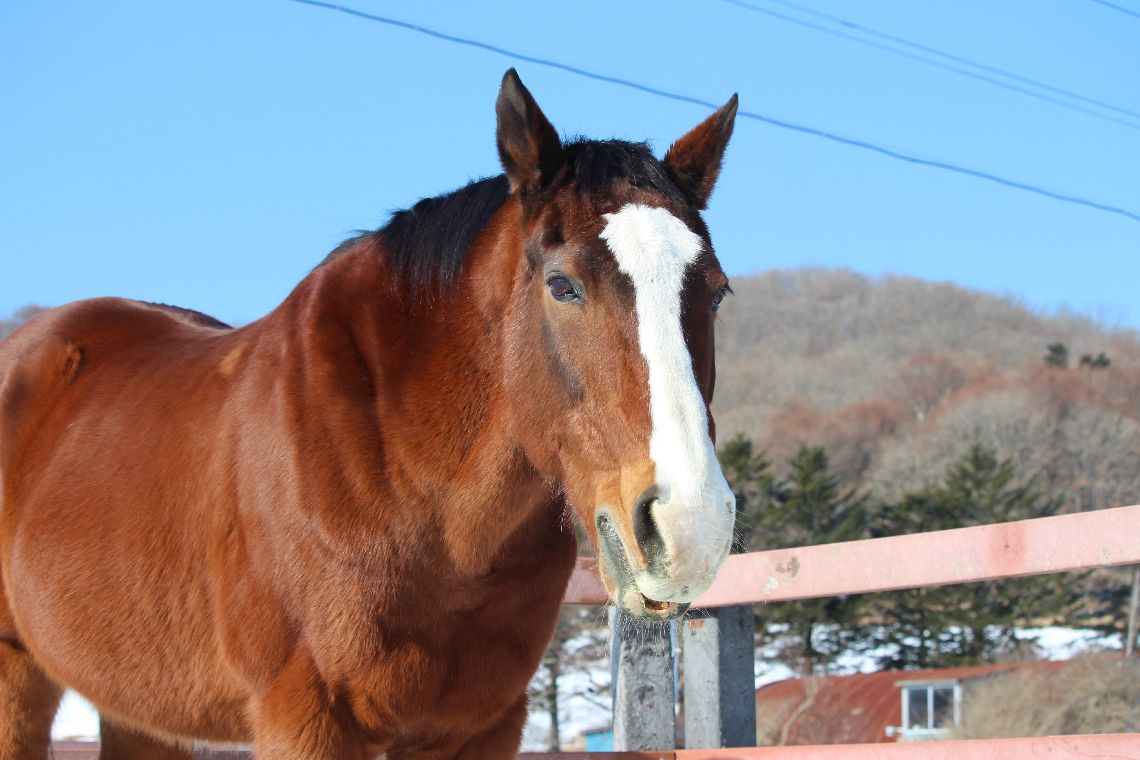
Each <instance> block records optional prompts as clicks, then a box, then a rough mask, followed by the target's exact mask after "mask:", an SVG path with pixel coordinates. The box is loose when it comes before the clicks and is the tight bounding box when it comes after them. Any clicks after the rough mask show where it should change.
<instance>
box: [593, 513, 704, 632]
mask: <svg viewBox="0 0 1140 760" xmlns="http://www.w3.org/2000/svg"><path fill="white" fill-rule="evenodd" d="M597 524H598V559H599V563H598V564H599V566H600V568H601V571H602V581H603V583H604V584H605V587H606V591H607V592H609V595H610V598H611V599H613V600H614V604H616V605H617V606H618V609H620V610H621V611H622V612H624V613H626V614H627V615H630V616H632V617H635V618H641V619H642V620H654V621H664V620H675V619H677V618H679V617H681V616H682V615H684V614H685V612H686V611H688V609H689V605H688V603H687V602H682V603H679V602H668V601H661V600H657V599H652V598H650V597H648V596H646V595H645V594H643V593H641V589H640V588H638V585H637V575H636V573H635V571H634V568H633V567H632V566H631V565H630V562H629V558H628V555H627V554H626V552H625V547H624V546H623V545H622V542H621V539H620V538H619V537H618V534H617V531H616V530H614V527H613V525H612V524H611V523H610V522H609V520H608V519H605V518H603V519H599V520H598V523H597Z"/></svg>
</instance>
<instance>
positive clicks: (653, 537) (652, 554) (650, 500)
mask: <svg viewBox="0 0 1140 760" xmlns="http://www.w3.org/2000/svg"><path fill="white" fill-rule="evenodd" d="M660 495H661V490H660V489H659V488H658V487H657V486H650V487H649V488H647V489H645V491H644V492H642V494H641V496H639V497H637V502H636V503H635V504H634V506H633V535H634V538H636V539H637V546H638V548H640V549H641V553H642V554H643V555H644V556H645V562H646V564H648V565H649V566H650V568H652V567H653V566H654V565H656V564H658V563H660V562H661V561H662V560H663V559H664V553H665V540H664V539H663V538H662V537H661V532H660V531H659V530H658V529H657V521H656V520H654V519H653V505H654V504H656V503H657V500H658V498H659V497H660Z"/></svg>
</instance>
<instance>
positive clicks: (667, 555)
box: [595, 487, 736, 620]
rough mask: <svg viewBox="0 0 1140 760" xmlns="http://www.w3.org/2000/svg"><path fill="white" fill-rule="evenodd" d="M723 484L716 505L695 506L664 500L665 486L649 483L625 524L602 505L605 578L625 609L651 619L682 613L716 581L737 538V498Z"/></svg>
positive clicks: (600, 546) (600, 540) (601, 550)
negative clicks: (733, 532)
mask: <svg viewBox="0 0 1140 760" xmlns="http://www.w3.org/2000/svg"><path fill="white" fill-rule="evenodd" d="M664 490H665V491H666V492H667V489H664ZM719 490H720V489H718V491H719ZM724 490H725V492H726V493H725V494H719V493H718V495H717V498H716V499H715V500H713V501H712V506H704V507H703V508H693V507H684V506H682V505H679V504H672V503H669V502H667V501H666V502H664V503H663V502H662V501H661V500H660V499H659V498H658V497H659V496H660V495H662V492H663V489H661V488H657V487H654V488H653V489H649V490H648V491H647V492H646V494H644V495H643V496H642V498H640V499H638V501H637V504H636V505H635V507H634V509H633V512H632V517H631V519H630V521H629V523H628V524H627V526H626V527H627V529H626V530H622V529H621V526H619V524H618V522H617V520H618V519H619V518H618V517H617V516H616V515H615V514H614V513H613V512H612V511H611V510H610V509H609V508H606V507H602V508H599V510H598V512H597V517H596V521H595V524H596V527H597V530H598V553H599V559H600V563H599V564H600V567H601V571H602V580H603V583H604V584H605V586H606V590H607V591H608V592H609V594H610V596H611V597H612V598H613V600H614V602H615V603H616V604H617V605H618V606H619V607H621V608H622V610H624V611H625V612H627V613H629V614H631V615H634V616H636V617H642V618H648V619H652V620H669V619H673V618H677V617H680V616H681V615H683V614H684V613H685V611H686V610H687V609H688V608H689V604H690V603H691V602H692V601H693V600H695V599H696V598H697V597H698V596H700V595H701V594H702V593H704V592H705V591H706V590H707V589H708V588H709V586H711V585H712V582H713V580H714V579H715V578H716V573H717V570H718V569H719V568H720V566H721V564H722V563H723V562H724V559H725V557H727V556H728V550H729V547H730V546H731V544H732V526H733V518H734V516H735V506H736V502H735V498H734V497H733V496H732V493H731V491H728V490H727V488H726V489H724Z"/></svg>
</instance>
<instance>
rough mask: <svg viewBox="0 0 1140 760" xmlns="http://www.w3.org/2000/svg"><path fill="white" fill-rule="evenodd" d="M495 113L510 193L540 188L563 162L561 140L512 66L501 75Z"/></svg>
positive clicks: (501, 154)
mask: <svg viewBox="0 0 1140 760" xmlns="http://www.w3.org/2000/svg"><path fill="white" fill-rule="evenodd" d="M495 114H496V115H497V116H498V130H497V132H496V134H495V139H496V141H497V142H498V144H499V160H500V161H501V162H502V164H503V171H504V172H506V175H507V180H508V181H509V182H510V185H511V192H512V193H522V194H526V193H530V192H535V191H537V190H541V189H542V188H543V187H545V186H546V184H547V183H549V182H550V180H551V179H552V178H553V177H554V173H555V172H557V171H558V168H559V167H560V166H561V165H562V141H561V140H560V139H559V138H558V132H556V131H555V129H554V127H553V126H551V124H550V122H549V121H547V120H546V116H544V115H543V113H542V111H541V110H540V109H539V107H538V103H535V102H534V98H533V97H532V96H531V94H530V91H529V90H527V88H526V87H524V86H523V83H522V80H520V79H519V75H518V74H517V73H516V72H515V70H514V69H508V70H507V73H506V74H504V75H503V84H502V86H500V87H499V99H498V101H497V102H496V103H495Z"/></svg>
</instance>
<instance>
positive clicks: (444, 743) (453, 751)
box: [385, 694, 526, 760]
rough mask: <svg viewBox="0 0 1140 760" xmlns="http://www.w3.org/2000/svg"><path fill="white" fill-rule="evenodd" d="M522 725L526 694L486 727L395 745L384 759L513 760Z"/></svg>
mask: <svg viewBox="0 0 1140 760" xmlns="http://www.w3.org/2000/svg"><path fill="white" fill-rule="evenodd" d="M524 723H526V695H525V694H524V695H523V696H522V697H520V698H519V700H518V701H517V702H515V703H514V704H513V705H511V706H510V707H509V708H508V709H507V710H506V712H504V713H503V714H502V715H501V716H500V717H499V718H498V719H497V720H495V722H494V723H492V724H491V725H490V727H488V728H485V729H483V730H482V731H480V732H478V733H476V734H474V735H471V734H468V735H466V736H461V737H458V736H450V737H446V738H438V739H435V740H433V741H430V742H428V743H427V744H422V743H419V742H413V743H410V744H409V745H407V746H403V747H401V746H398V745H397V746H395V747H393V748H392V749H390V750H389V751H388V754H387V755H386V756H385V757H386V758H387V760H472V759H473V758H478V760H514V758H515V757H516V756H517V755H518V751H519V742H520V741H521V740H522V732H523V724H524Z"/></svg>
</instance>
